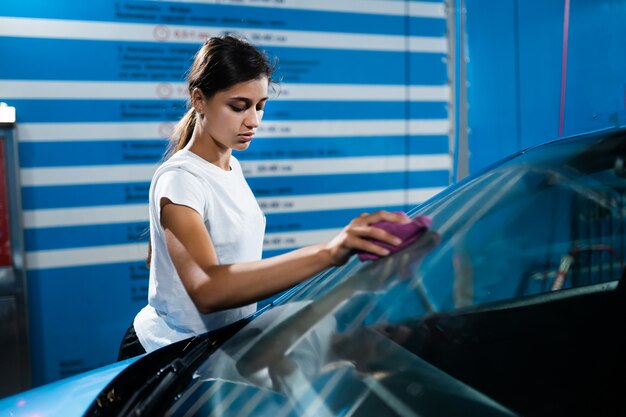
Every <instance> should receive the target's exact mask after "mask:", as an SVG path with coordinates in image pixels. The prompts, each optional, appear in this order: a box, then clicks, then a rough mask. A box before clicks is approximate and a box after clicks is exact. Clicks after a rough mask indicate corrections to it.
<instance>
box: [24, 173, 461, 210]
mask: <svg viewBox="0 0 626 417" xmlns="http://www.w3.org/2000/svg"><path fill="white" fill-rule="evenodd" d="M407 181H408V184H409V187H411V188H413V187H415V188H418V187H440V186H445V185H448V183H449V172H448V171H419V172H410V173H408V175H407V174H406V173H404V172H392V173H372V174H344V175H319V176H314V175H313V176H294V177H269V178H251V179H249V180H248V183H249V184H250V188H252V191H253V192H254V194H255V195H256V196H257V197H275V196H276V197H279V196H280V197H285V196H293V195H311V194H325V193H346V192H357V191H376V190H395V189H399V188H404V187H406V186H407ZM148 190H149V184H148V183H133V184H94V185H69V186H46V187H23V188H22V201H23V204H24V209H25V210H35V209H47V208H63V207H89V206H103V205H120V204H145V203H147V201H148Z"/></svg>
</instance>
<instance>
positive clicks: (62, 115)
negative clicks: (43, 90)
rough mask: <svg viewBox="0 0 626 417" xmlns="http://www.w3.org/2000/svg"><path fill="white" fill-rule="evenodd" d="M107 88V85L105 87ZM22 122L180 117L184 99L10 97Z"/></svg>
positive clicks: (146, 119)
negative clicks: (38, 98)
mask: <svg viewBox="0 0 626 417" xmlns="http://www.w3.org/2000/svg"><path fill="white" fill-rule="evenodd" d="M103 88H106V87H103ZM6 103H7V104H9V105H10V106H13V107H15V111H16V113H17V122H18V123H68V122H78V123H82V122H94V123H97V122H155V121H175V120H178V119H179V118H180V117H181V116H182V115H183V114H184V113H185V110H186V105H185V101H184V100H73V99H70V100H58V99H50V100H37V99H26V100H23V99H22V100H18V99H13V100H6Z"/></svg>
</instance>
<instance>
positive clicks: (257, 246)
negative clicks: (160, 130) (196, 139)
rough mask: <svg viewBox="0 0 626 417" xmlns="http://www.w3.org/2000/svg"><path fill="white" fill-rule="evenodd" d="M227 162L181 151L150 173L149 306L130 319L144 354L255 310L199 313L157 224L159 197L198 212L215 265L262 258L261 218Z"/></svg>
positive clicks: (253, 306) (234, 165) (236, 167)
mask: <svg viewBox="0 0 626 417" xmlns="http://www.w3.org/2000/svg"><path fill="white" fill-rule="evenodd" d="M230 166H231V170H230V171H224V170H223V169H221V168H219V167H217V166H216V165H213V164H212V163H210V162H208V161H206V160H204V159H202V158H201V157H200V156H198V155H196V154H194V153H193V152H191V151H189V150H187V149H183V150H181V151H178V152H176V153H175V154H174V155H173V156H172V157H170V158H169V159H168V160H167V161H166V162H165V163H163V165H161V166H160V167H159V168H158V169H157V171H156V172H155V174H154V176H153V177H152V183H151V184H150V197H149V204H150V241H151V244H152V261H151V265H150V283H149V288H148V305H147V306H146V307H144V308H143V309H142V310H141V311H140V312H139V313H138V314H137V316H136V317H135V321H134V323H133V324H134V327H135V331H136V333H137V337H138V339H139V341H140V342H141V344H142V346H143V347H144V348H145V349H146V351H148V352H151V351H153V350H156V349H158V348H160V347H162V346H165V345H168V344H171V343H173V342H176V341H179V340H183V339H185V338H187V337H190V336H193V335H198V334H201V333H204V332H206V331H209V330H213V329H217V328H219V327H222V326H224V325H226V324H229V323H232V322H234V321H236V320H239V319H241V318H243V317H245V316H247V315H249V314H251V313H253V312H254V311H255V310H256V303H254V304H250V305H247V306H244V307H238V308H233V309H228V310H222V311H217V312H213V313H209V314H201V313H200V312H199V311H198V310H197V309H196V307H195V305H194V304H193V302H192V301H191V298H190V297H189V295H188V294H187V291H186V290H185V288H184V287H183V284H182V282H181V280H180V277H179V276H178V274H177V273H176V269H175V268H174V264H173V263H172V260H171V258H170V256H169V253H168V251H167V246H166V243H165V237H164V232H163V228H162V227H161V221H160V216H161V209H160V201H161V199H162V198H167V199H169V200H170V201H171V202H172V203H174V204H180V205H184V206H187V207H190V208H192V209H193V210H195V211H197V212H198V213H199V214H200V215H201V216H202V218H203V219H204V224H205V226H206V228H207V230H208V232H209V234H210V236H211V240H212V241H213V245H214V246H215V251H216V253H217V257H218V260H219V263H220V264H232V263H239V262H248V261H255V260H259V259H261V252H262V250H263V235H264V233H265V216H264V215H263V212H262V211H261V209H260V208H259V205H258V203H257V201H256V199H255V198H254V195H253V194H252V191H251V190H250V187H249V186H248V183H247V182H246V180H245V178H244V177H243V173H242V171H241V166H240V165H239V161H237V159H236V158H235V157H234V156H231V159H230Z"/></svg>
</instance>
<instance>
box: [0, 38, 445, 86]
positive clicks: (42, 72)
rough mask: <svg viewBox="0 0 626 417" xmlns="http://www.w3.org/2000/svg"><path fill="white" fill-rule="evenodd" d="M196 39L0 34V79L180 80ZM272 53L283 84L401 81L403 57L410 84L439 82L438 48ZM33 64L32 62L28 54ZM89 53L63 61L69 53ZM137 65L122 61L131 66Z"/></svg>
mask: <svg viewBox="0 0 626 417" xmlns="http://www.w3.org/2000/svg"><path fill="white" fill-rule="evenodd" d="M198 47H199V44H197V43H189V44H182V45H178V44H176V45H173V44H155V43H149V42H129V41H125V42H122V41H115V42H114V41H90V40H66V39H41V38H13V37H0V49H1V50H3V51H5V53H6V54H8V55H10V56H11V57H12V61H11V62H12V63H11V65H6V66H5V65H3V66H1V67H0V79H2V78H6V79H27V80H79V81H86V80H97V81H133V82H143V81H146V82H148V81H150V82H159V81H167V82H182V81H183V74H184V73H185V71H186V70H187V68H188V63H189V64H190V58H192V57H193V55H194V54H195V52H196V51H197V49H198ZM264 49H265V50H266V51H267V52H268V54H269V56H274V57H278V58H279V61H278V67H277V72H276V74H275V76H276V79H277V80H279V81H281V82H284V83H339V84H341V83H343V84H404V83H405V82H406V79H405V72H404V66H405V59H406V56H407V55H408V56H409V59H410V60H411V63H412V66H413V67H414V68H416V71H415V73H414V74H412V77H411V79H412V84H415V85H421V84H439V85H441V84H445V83H446V80H447V76H446V62H445V59H444V58H445V56H444V55H443V54H440V53H429V54H422V53H417V52H411V53H408V54H407V53H406V52H403V51H398V52H395V51H363V50H349V49H348V50H334V49H319V48H295V47H266V48H264ZM34 56H36V57H37V62H38V65H32V60H33V57H34ZM86 56H88V57H89V60H88V61H85V62H81V64H80V65H76V66H68V65H67V63H68V62H72V60H74V59H76V58H75V57H86ZM172 58H174V59H173V61H172V62H168V68H169V69H168V70H166V71H163V70H158V71H157V70H153V71H146V69H145V68H146V67H145V64H143V61H145V62H149V61H150V60H156V61H157V62H158V60H159V59H172ZM137 61H139V62H140V64H139V68H138V70H133V69H128V68H126V67H124V65H130V64H133V65H137Z"/></svg>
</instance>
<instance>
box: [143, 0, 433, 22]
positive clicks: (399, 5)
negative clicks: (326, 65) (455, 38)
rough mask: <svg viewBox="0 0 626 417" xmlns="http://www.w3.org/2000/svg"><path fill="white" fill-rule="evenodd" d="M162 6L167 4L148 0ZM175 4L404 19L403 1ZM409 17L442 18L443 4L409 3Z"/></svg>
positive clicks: (199, 0)
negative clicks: (317, 11) (364, 14)
mask: <svg viewBox="0 0 626 417" xmlns="http://www.w3.org/2000/svg"><path fill="white" fill-rule="evenodd" d="M150 1H154V2H161V1H166V0H150ZM167 1H168V2H170V3H171V2H178V3H203V4H232V5H233V6H244V7H245V6H248V7H270V8H272V9H296V10H319V11H326V12H346V13H368V14H378V15H392V16H404V15H405V14H406V12H407V10H406V2H404V1H380V0H356V1H355V0H333V1H332V2H331V1H319V0H282V2H280V3H278V2H267V1H259V0H167ZM408 3H409V10H408V14H409V16H413V17H431V18H445V17H446V14H445V8H444V4H443V2H441V3H432V2H421V1H409V2H408Z"/></svg>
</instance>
